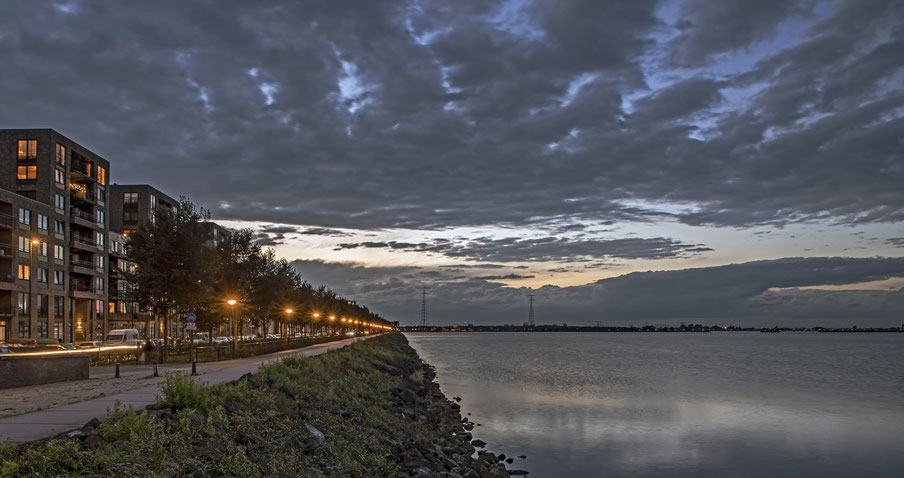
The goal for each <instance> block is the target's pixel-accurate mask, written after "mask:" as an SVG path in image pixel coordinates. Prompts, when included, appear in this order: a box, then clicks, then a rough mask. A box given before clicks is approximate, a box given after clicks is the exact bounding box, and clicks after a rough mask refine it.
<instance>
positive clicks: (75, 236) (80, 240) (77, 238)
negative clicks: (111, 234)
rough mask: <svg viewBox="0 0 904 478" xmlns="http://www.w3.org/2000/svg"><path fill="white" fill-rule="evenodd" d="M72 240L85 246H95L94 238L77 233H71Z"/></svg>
mask: <svg viewBox="0 0 904 478" xmlns="http://www.w3.org/2000/svg"><path fill="white" fill-rule="evenodd" d="M72 242H74V243H76V244H82V245H85V246H90V247H97V242H94V239H91V238H89V237H87V236H79V235H78V234H73V235H72Z"/></svg>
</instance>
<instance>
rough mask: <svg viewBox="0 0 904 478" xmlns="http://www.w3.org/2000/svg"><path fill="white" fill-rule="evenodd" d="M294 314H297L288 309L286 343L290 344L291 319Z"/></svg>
mask: <svg viewBox="0 0 904 478" xmlns="http://www.w3.org/2000/svg"><path fill="white" fill-rule="evenodd" d="M292 312H295V311H294V310H292V309H286V315H287V316H288V317H286V343H289V318H290V317H292Z"/></svg>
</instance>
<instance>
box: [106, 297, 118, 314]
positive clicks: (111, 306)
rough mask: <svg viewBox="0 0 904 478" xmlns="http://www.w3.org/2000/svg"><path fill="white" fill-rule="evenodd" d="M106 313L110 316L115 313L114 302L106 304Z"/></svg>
mask: <svg viewBox="0 0 904 478" xmlns="http://www.w3.org/2000/svg"><path fill="white" fill-rule="evenodd" d="M107 311H108V312H110V314H113V312H116V302H115V301H112V300H111V301H110V302H108V303H107Z"/></svg>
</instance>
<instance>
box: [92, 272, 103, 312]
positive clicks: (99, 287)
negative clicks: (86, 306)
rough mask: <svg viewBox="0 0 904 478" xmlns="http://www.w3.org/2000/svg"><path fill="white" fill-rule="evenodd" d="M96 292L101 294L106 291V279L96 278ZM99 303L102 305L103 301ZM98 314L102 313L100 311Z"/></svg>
mask: <svg viewBox="0 0 904 478" xmlns="http://www.w3.org/2000/svg"><path fill="white" fill-rule="evenodd" d="M94 290H96V291H98V292H101V291H103V290H104V278H103V277H95V278H94ZM97 303H98V304H100V303H101V301H97ZM98 312H100V311H98Z"/></svg>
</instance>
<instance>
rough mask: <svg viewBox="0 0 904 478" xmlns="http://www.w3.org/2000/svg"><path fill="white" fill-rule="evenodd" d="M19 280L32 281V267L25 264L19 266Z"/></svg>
mask: <svg viewBox="0 0 904 478" xmlns="http://www.w3.org/2000/svg"><path fill="white" fill-rule="evenodd" d="M19 279H21V280H29V279H31V267H30V266H27V265H25V264H19Z"/></svg>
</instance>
